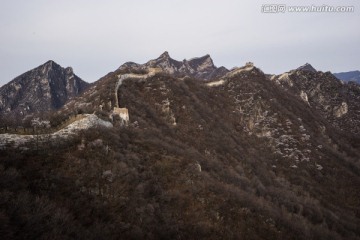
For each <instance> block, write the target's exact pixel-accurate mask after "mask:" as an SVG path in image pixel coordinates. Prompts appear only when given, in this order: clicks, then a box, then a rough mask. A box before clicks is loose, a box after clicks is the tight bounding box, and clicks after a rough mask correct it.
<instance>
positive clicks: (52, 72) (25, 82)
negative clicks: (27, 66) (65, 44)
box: [0, 61, 88, 116]
mask: <svg viewBox="0 0 360 240" xmlns="http://www.w3.org/2000/svg"><path fill="white" fill-rule="evenodd" d="M87 86H88V83H86V82H85V81H83V80H81V79H80V78H79V77H78V76H76V75H75V74H74V72H73V69H72V68H71V67H68V68H63V67H61V66H60V65H58V64H57V63H55V62H54V61H48V62H46V63H45V64H43V65H41V66H39V67H37V68H34V69H32V70H30V71H28V72H26V73H24V74H22V75H20V76H18V77H16V78H15V79H14V80H12V81H11V82H9V83H8V84H6V85H4V86H2V87H1V88H0V114H18V115H20V116H26V115H27V114H32V113H39V112H47V111H51V110H55V109H59V108H61V107H62V106H63V105H64V104H65V102H66V101H67V100H69V99H70V98H72V97H74V96H77V95H79V94H80V93H81V92H83V91H84V90H85V89H86V88H87Z"/></svg>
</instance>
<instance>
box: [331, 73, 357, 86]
mask: <svg viewBox="0 0 360 240" xmlns="http://www.w3.org/2000/svg"><path fill="white" fill-rule="evenodd" d="M334 76H335V77H337V78H338V79H340V80H343V81H345V82H350V81H352V82H356V83H358V84H360V71H350V72H341V73H334Z"/></svg>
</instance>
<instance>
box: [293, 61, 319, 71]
mask: <svg viewBox="0 0 360 240" xmlns="http://www.w3.org/2000/svg"><path fill="white" fill-rule="evenodd" d="M296 70H300V71H307V72H317V70H316V69H315V68H314V67H313V66H311V64H309V63H305V64H304V65H302V66H300V67H298V68H297V69H296Z"/></svg>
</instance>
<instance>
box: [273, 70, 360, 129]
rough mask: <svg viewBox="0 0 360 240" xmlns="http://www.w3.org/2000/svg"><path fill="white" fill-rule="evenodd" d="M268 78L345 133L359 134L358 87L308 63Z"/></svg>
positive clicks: (359, 104) (359, 96)
mask: <svg viewBox="0 0 360 240" xmlns="http://www.w3.org/2000/svg"><path fill="white" fill-rule="evenodd" d="M271 81H273V82H275V83H276V84H278V85H280V86H281V87H283V88H284V89H286V90H288V91H290V92H291V93H293V94H295V95H296V96H299V97H300V98H301V99H303V100H304V101H305V102H307V103H308V105H309V107H310V108H311V109H313V110H314V111H316V112H318V113H320V114H321V115H322V116H323V117H325V118H326V119H327V120H328V121H329V122H330V123H331V124H332V125H333V126H335V127H337V128H338V129H342V130H344V131H346V132H349V133H350V132H351V133H354V134H356V133H360V86H359V85H358V84H355V83H351V82H350V83H344V82H342V81H340V80H339V79H337V78H336V77H335V76H334V75H333V74H332V73H330V72H321V71H316V70H315V69H314V68H313V67H312V66H311V65H310V64H306V65H304V66H302V67H299V68H297V69H296V70H292V71H290V72H287V73H283V74H281V75H277V76H272V77H271Z"/></svg>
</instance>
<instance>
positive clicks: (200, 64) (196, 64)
mask: <svg viewBox="0 0 360 240" xmlns="http://www.w3.org/2000/svg"><path fill="white" fill-rule="evenodd" d="M187 62H188V63H189V65H190V66H191V67H192V68H193V69H194V70H196V71H203V70H214V69H216V67H215V65H214V62H213V60H212V59H211V57H210V55H209V54H207V55H205V56H203V57H199V58H193V59H190V60H188V61H187Z"/></svg>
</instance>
